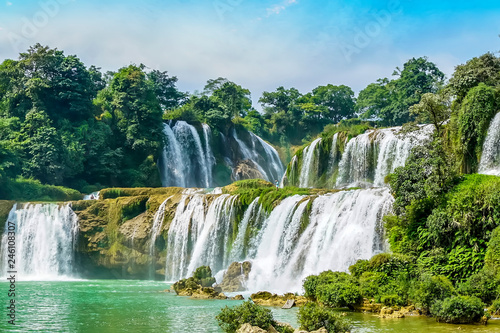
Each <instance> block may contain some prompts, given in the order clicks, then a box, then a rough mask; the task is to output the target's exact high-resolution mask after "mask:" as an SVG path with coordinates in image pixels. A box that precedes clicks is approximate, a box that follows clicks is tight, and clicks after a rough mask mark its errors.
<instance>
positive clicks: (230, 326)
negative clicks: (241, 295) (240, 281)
mask: <svg viewBox="0 0 500 333" xmlns="http://www.w3.org/2000/svg"><path fill="white" fill-rule="evenodd" d="M215 319H217V321H218V323H219V326H220V327H221V328H222V330H223V331H224V332H226V333H234V332H236V331H237V330H238V328H240V326H241V325H243V324H245V323H249V324H250V325H252V326H258V327H260V328H262V329H264V330H267V329H268V328H269V326H271V325H276V323H275V321H274V319H273V315H272V313H271V310H269V309H266V308H264V307H262V306H259V305H257V304H254V303H253V302H251V301H246V302H243V303H242V304H241V305H238V306H235V307H234V308H228V307H227V306H226V307H225V308H223V309H221V312H220V313H219V314H218V315H217V316H216V317H215Z"/></svg>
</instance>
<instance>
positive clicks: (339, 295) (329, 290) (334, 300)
mask: <svg viewBox="0 0 500 333" xmlns="http://www.w3.org/2000/svg"><path fill="white" fill-rule="evenodd" d="M317 298H318V301H320V302H321V303H323V304H324V305H326V306H329V307H332V308H337V307H341V308H342V307H348V308H349V309H353V308H354V305H356V304H360V303H361V302H362V301H363V297H362V296H361V292H360V291H359V286H358V285H357V284H356V283H355V282H354V281H352V280H350V279H346V280H339V281H336V282H333V283H329V284H323V285H320V286H318V289H317Z"/></svg>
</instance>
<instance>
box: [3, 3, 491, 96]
mask: <svg viewBox="0 0 500 333" xmlns="http://www.w3.org/2000/svg"><path fill="white" fill-rule="evenodd" d="M0 1H1V0H0ZM102 3H103V1H102V0H99V1H97V0H86V1H84V0H41V1H33V0H22V1H21V0H9V1H6V2H4V3H0V60H3V59H7V58H10V59H16V58H17V57H18V54H19V52H22V51H25V50H26V49H27V48H28V47H29V46H30V45H33V44H35V43H37V42H39V43H41V44H44V45H49V46H50V47H52V48H58V49H60V50H63V51H65V53H66V54H75V55H77V56H78V57H80V59H82V61H83V62H84V63H85V64H86V65H88V66H89V65H96V66H98V67H101V68H102V69H103V70H105V71H107V70H117V69H119V68H120V67H123V66H127V65H129V64H140V63H144V64H145V65H147V66H148V67H150V68H154V69H159V70H162V71H168V72H169V73H170V74H171V75H175V76H177V77H178V79H179V83H178V86H179V88H180V89H181V90H184V91H191V92H192V91H194V90H202V88H203V86H204V84H205V82H206V81H207V80H208V79H212V78H217V77H220V76H222V77H227V78H228V79H230V80H231V81H234V82H236V83H238V84H240V85H242V86H243V87H245V88H248V89H250V90H251V92H252V97H253V99H254V102H256V101H257V100H258V98H259V96H260V95H261V93H262V91H270V90H274V89H276V88H277V87H278V86H281V85H283V86H285V87H287V88H288V87H296V88H298V89H299V90H300V91H301V92H303V93H306V92H308V91H310V90H311V89H313V88H314V87H316V86H318V85H324V84H328V83H332V84H335V85H340V84H345V85H348V86H350V87H352V88H353V90H354V91H356V92H359V90H361V89H363V88H364V87H365V86H366V85H368V84H369V83H371V82H374V81H376V80H377V79H378V78H382V77H390V76H391V74H392V72H393V70H394V69H395V67H396V66H402V64H403V63H404V62H406V61H407V60H408V59H410V58H411V57H420V56H427V57H428V58H429V60H430V61H432V62H434V63H436V64H437V65H438V67H439V68H440V69H441V70H442V71H443V72H445V73H446V74H447V76H448V77H449V76H450V75H451V73H452V72H453V68H454V67H455V66H456V65H458V64H461V63H464V62H465V61H467V60H468V59H470V58H472V57H474V56H479V55H481V54H483V53H485V52H488V51H491V52H496V51H499V50H500V38H499V37H498V35H499V34H500V3H499V2H498V0H493V1H489V0H486V1H480V3H479V4H478V3H477V2H473V1H458V0H454V1H450V0H441V1H436V0H432V1H430V0H419V1H416V0H409V1H405V0H400V1H398V0H387V1H385V0H382V1H360V0H351V1H347V0H331V1H313V0H253V1H250V0H205V1H201V0H184V1H177V0H163V1H160V0H144V1H131V0H120V1H117V0H107V1H106V2H105V4H102Z"/></svg>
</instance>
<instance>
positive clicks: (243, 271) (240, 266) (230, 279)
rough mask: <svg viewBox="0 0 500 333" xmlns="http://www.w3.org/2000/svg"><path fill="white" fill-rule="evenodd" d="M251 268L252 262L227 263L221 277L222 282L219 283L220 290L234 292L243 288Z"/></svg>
mask: <svg viewBox="0 0 500 333" xmlns="http://www.w3.org/2000/svg"><path fill="white" fill-rule="evenodd" d="M251 269H252V263H251V262H249V261H245V262H243V263H239V262H233V263H232V264H231V265H229V267H228V269H227V271H226V272H225V273H224V276H223V277H222V283H221V284H220V285H219V286H220V287H221V289H222V291H225V292H236V291H243V290H245V287H244V285H245V283H246V281H247V280H248V274H250V271H251Z"/></svg>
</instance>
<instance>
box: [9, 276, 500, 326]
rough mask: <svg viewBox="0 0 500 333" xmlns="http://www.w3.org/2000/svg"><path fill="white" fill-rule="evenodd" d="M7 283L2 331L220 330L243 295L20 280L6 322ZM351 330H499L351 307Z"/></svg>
mask: <svg viewBox="0 0 500 333" xmlns="http://www.w3.org/2000/svg"><path fill="white" fill-rule="evenodd" d="M8 288H9V284H8V283H7V282H1V283H0V302H1V304H2V308H3V309H4V310H3V311H2V317H3V318H2V320H1V321H0V332H51V333H56V332H93V333H94V332H96V333H98V332H207V333H208V332H222V331H221V330H220V328H219V327H218V325H217V321H216V320H215V318H214V317H215V315H216V314H217V313H218V311H219V310H220V308H222V307H224V306H226V305H227V306H234V305H237V304H240V303H241V302H240V301H221V300H191V299H189V298H186V297H178V296H176V295H175V293H169V292H165V291H166V290H168V289H169V288H170V284H168V283H162V282H154V281H125V280H76V281H57V282H17V283H16V297H15V299H16V325H15V326H12V325H10V324H8V323H7V321H8V320H9V318H8V317H7V316H6V314H7V309H6V308H7V306H8V301H9V299H8V296H7V291H8ZM272 311H273V313H274V317H275V318H276V320H278V321H283V322H288V323H290V324H292V325H293V326H295V327H297V317H296V316H297V309H295V308H293V309H291V310H281V309H278V308H273V309H272ZM347 316H348V318H349V319H350V320H351V321H352V323H353V326H354V329H353V332H359V333H370V332H405V333H410V332H427V333H430V332H438V333H439V332H443V333H444V332H468V333H472V332H500V321H498V320H491V321H490V322H489V324H488V325H487V326H480V325H447V324H438V323H436V322H435V320H433V319H432V318H424V317H419V318H414V317H412V318H404V319H380V318H378V317H376V316H373V315H369V314H360V313H349V314H348V315H347Z"/></svg>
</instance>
